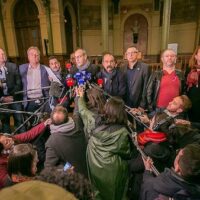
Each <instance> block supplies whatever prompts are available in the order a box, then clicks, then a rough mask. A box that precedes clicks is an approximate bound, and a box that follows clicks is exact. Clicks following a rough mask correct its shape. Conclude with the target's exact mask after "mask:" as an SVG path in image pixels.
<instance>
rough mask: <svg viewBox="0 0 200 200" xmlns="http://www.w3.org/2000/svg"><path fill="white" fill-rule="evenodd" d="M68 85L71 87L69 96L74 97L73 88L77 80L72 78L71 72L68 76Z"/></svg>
mask: <svg viewBox="0 0 200 200" xmlns="http://www.w3.org/2000/svg"><path fill="white" fill-rule="evenodd" d="M66 85H67V87H69V97H70V98H71V97H72V90H73V87H74V85H75V80H74V79H73V78H72V76H71V74H68V75H67V77H66Z"/></svg>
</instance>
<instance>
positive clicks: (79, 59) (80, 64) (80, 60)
mask: <svg viewBox="0 0 200 200" xmlns="http://www.w3.org/2000/svg"><path fill="white" fill-rule="evenodd" d="M74 55H75V61H76V66H73V67H72V68H71V69H70V74H72V76H74V75H75V74H76V73H77V72H81V71H86V72H88V73H91V80H90V81H91V82H96V78H97V77H96V76H97V73H98V72H99V70H100V69H99V67H98V66H96V65H94V64H91V63H90V61H89V60H88V58H87V53H86V51H85V50H84V49H81V48H79V49H77V50H76V51H75V52H74Z"/></svg>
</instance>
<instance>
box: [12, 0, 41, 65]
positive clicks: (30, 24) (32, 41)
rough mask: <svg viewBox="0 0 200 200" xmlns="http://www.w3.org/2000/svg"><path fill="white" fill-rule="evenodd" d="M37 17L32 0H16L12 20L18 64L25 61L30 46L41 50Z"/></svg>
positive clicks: (36, 9) (37, 13) (36, 10)
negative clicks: (18, 58)
mask: <svg viewBox="0 0 200 200" xmlns="http://www.w3.org/2000/svg"><path fill="white" fill-rule="evenodd" d="M22 13H23V15H22ZM38 15H39V12H38V8H37V6H36V4H35V2H34V1H33V0H18V1H17V3H16V4H15V6H14V10H13V18H14V26H15V33H16V39H17V45H18V53H19V57H20V62H26V61H27V53H26V51H27V49H28V48H29V47H30V46H37V47H38V48H39V49H42V43H41V33H40V23H39V18H38ZM41 57H42V51H41Z"/></svg>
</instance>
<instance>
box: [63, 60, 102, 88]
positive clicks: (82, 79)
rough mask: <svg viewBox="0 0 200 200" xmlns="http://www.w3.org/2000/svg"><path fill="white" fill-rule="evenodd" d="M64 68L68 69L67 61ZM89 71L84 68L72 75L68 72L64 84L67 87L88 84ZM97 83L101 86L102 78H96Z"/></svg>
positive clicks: (89, 78)
mask: <svg viewBox="0 0 200 200" xmlns="http://www.w3.org/2000/svg"><path fill="white" fill-rule="evenodd" d="M66 68H67V70H68V71H70V68H71V64H70V63H67V64H66ZM91 78H92V77H91V73H90V72H87V71H86V70H83V71H79V72H77V73H76V74H75V75H74V76H72V75H71V74H68V75H67V77H66V85H67V87H69V88H72V87H74V86H85V85H86V84H89V82H90V80H91ZM97 84H98V85H99V86H100V87H102V86H103V79H102V78H99V79H98V80H97Z"/></svg>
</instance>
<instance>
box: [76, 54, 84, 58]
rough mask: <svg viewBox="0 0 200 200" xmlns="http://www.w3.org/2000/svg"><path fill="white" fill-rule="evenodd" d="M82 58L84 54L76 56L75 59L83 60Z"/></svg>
mask: <svg viewBox="0 0 200 200" xmlns="http://www.w3.org/2000/svg"><path fill="white" fill-rule="evenodd" d="M81 57H83V54H82V55H79V56H75V59H79V58H81Z"/></svg>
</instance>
